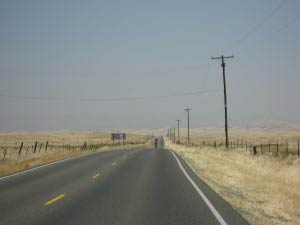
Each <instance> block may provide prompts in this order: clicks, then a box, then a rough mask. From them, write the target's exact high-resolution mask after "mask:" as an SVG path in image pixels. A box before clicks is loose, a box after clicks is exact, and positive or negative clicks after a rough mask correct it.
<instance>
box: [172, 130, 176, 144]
mask: <svg viewBox="0 0 300 225" xmlns="http://www.w3.org/2000/svg"><path fill="white" fill-rule="evenodd" d="M173 129H174V137H173V138H174V139H173V141H174V143H176V128H173Z"/></svg>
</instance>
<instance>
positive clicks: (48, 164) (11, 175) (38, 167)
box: [0, 152, 99, 180]
mask: <svg viewBox="0 0 300 225" xmlns="http://www.w3.org/2000/svg"><path fill="white" fill-rule="evenodd" d="M97 153H99V152H92V153H88V154H84V155H79V156H73V157H71V158H66V159H62V160H58V161H55V162H52V163H47V164H44V165H41V166H37V167H34V168H31V169H28V170H24V171H21V172H17V173H14V174H10V175H6V176H4V177H0V180H3V179H5V178H9V177H13V176H17V175H21V174H24V173H27V172H30V171H34V170H37V169H40V168H42V167H47V166H51V165H54V164H57V163H61V162H64V161H68V160H70V159H75V158H80V157H83V156H88V155H92V154H97Z"/></svg>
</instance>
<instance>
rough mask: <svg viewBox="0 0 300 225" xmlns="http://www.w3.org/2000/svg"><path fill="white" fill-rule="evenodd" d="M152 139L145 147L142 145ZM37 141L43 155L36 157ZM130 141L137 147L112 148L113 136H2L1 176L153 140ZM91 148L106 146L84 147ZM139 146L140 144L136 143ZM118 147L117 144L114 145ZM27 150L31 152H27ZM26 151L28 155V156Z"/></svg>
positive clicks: (137, 137) (138, 137) (129, 137)
mask: <svg viewBox="0 0 300 225" xmlns="http://www.w3.org/2000/svg"><path fill="white" fill-rule="evenodd" d="M147 138H148V139H149V141H148V142H147V143H146V144H143V143H142V142H143V141H144V140H145V139H147ZM35 141H38V142H39V143H43V144H44V145H43V147H42V149H41V151H39V148H38V149H37V151H36V153H35V154H34V153H33V152H32V146H33V145H34V143H35ZM46 141H48V142H49V144H50V145H53V146H54V147H53V148H52V147H51V149H50V147H49V148H48V150H47V151H45V142H46ZM127 141H129V142H134V144H126V143H125V144H122V142H120V143H119V145H115V146H111V144H112V143H111V141H110V133H95V132H39V133H6V134H3V133H2V134H0V148H1V149H0V176H3V175H7V174H10V173H14V172H17V171H21V170H25V169H28V168H31V167H33V166H38V165H42V164H45V163H49V162H53V161H57V160H61V159H65V158H69V157H73V156H78V155H83V154H88V153H91V152H95V151H111V150H117V149H137V148H142V147H145V146H148V145H150V144H151V143H152V142H151V137H150V136H146V135H138V134H132V133H131V134H128V135H127ZM21 142H24V147H23V150H22V153H21V155H18V151H19V146H20V143H21ZM84 142H86V143H87V144H88V145H89V144H96V143H104V144H105V145H104V146H101V147H97V148H94V149H87V150H82V147H81V146H82V145H83V143H84ZM135 142H137V143H135ZM115 144H116V143H115ZM63 145H65V146H68V145H74V146H77V147H75V148H74V149H73V148H71V149H68V147H63ZM27 147H30V148H28V149H29V150H28V151H27ZM4 149H6V150H7V155H6V158H5V160H3V156H4V155H3V153H4ZM26 151H27V154H26Z"/></svg>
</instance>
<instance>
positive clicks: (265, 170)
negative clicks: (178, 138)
mask: <svg viewBox="0 0 300 225" xmlns="http://www.w3.org/2000/svg"><path fill="white" fill-rule="evenodd" d="M195 132H196V131H195V130H194V135H195ZM247 132H248V135H250V134H251V135H252V136H251V137H249V138H251V139H252V140H254V141H255V140H256V141H257V140H259V139H260V138H261V139H264V138H274V139H277V138H280V137H283V138H293V137H294V138H297V136H298V134H299V132H297V131H280V132H274V131H259V132H256V131H254V130H252V131H247V130H244V131H243V130H241V131H237V132H236V134H241V133H243V134H247ZM254 132H255V134H254ZM204 133H205V132H204ZM204 133H202V134H201V135H200V136H201V137H202V138H203V136H204ZM217 133H218V132H217ZM197 135H199V133H198V134H197ZM206 135H209V136H210V137H211V138H213V130H211V133H210V134H206ZM217 135H218V134H216V136H217ZM239 137H240V136H239ZM246 137H248V136H247V135H246ZM298 137H299V136H298ZM166 146H167V147H169V148H171V149H173V150H175V151H176V152H177V153H179V154H180V155H181V156H182V157H183V158H184V159H185V160H186V162H187V163H188V164H189V165H190V166H191V167H192V168H193V170H194V171H195V172H196V173H197V174H198V175H199V176H200V177H201V178H202V179H203V180H205V181H206V182H207V184H208V185H210V186H211V187H212V189H214V190H215V191H216V192H217V193H218V194H220V195H221V196H222V197H223V198H224V199H225V200H226V201H228V202H229V203H230V204H231V205H232V206H233V207H234V208H235V209H236V210H237V211H238V212H239V213H240V214H241V215H243V216H244V217H245V218H246V219H247V220H248V221H249V222H250V223H251V224H293V225H294V224H300V191H299V190H300V160H299V159H297V158H296V157H295V156H289V157H285V158H283V157H270V156H268V155H259V156H255V157H254V156H253V155H250V154H249V152H247V153H246V152H245V149H236V150H230V151H225V150H224V149H214V148H208V147H202V148H200V147H192V146H190V147H187V146H182V145H180V146H179V145H175V144H172V143H171V142H170V141H168V140H166Z"/></svg>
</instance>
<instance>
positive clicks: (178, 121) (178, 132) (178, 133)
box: [176, 120, 180, 144]
mask: <svg viewBox="0 0 300 225" xmlns="http://www.w3.org/2000/svg"><path fill="white" fill-rule="evenodd" d="M176 121H177V139H178V144H180V131H179V123H180V120H176Z"/></svg>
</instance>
